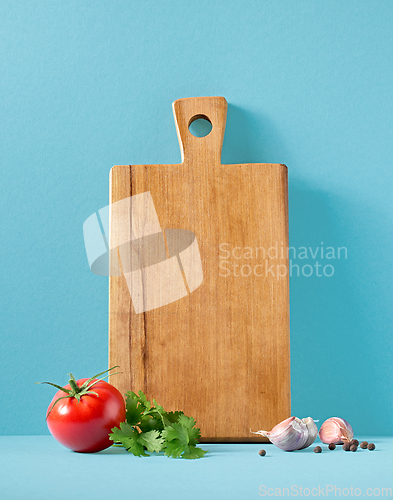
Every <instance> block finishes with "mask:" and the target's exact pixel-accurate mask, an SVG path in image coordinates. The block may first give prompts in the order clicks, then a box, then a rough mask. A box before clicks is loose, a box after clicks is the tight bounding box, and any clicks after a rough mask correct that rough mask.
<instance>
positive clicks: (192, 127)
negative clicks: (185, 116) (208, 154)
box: [188, 115, 213, 137]
mask: <svg viewBox="0 0 393 500" xmlns="http://www.w3.org/2000/svg"><path fill="white" fill-rule="evenodd" d="M212 128H213V125H212V122H211V121H210V120H209V118H208V117H207V116H206V115H195V116H193V117H192V118H191V120H190V121H189V123H188V130H189V131H190V133H191V134H192V135H193V136H195V137H206V136H207V135H209V134H210V132H211V131H212Z"/></svg>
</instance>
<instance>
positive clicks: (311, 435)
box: [301, 417, 318, 449]
mask: <svg viewBox="0 0 393 500" xmlns="http://www.w3.org/2000/svg"><path fill="white" fill-rule="evenodd" d="M302 422H303V423H304V424H305V426H306V427H307V433H308V437H307V441H306V443H305V445H304V446H303V448H308V447H309V446H310V445H312V444H313V442H314V441H315V440H316V438H317V435H318V427H317V424H316V423H315V421H314V419H312V418H311V417H307V418H302ZM303 448H301V449H303Z"/></svg>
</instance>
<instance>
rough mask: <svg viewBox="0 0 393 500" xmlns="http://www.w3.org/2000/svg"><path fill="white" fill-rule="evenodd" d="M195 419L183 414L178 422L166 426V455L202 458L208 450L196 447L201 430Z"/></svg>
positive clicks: (163, 432)
mask: <svg viewBox="0 0 393 500" xmlns="http://www.w3.org/2000/svg"><path fill="white" fill-rule="evenodd" d="M195 423H196V422H195V420H194V419H193V418H192V417H187V416H186V415H184V414H182V415H180V416H179V417H178V419H177V422H175V423H173V424H172V425H169V426H167V427H165V429H164V430H163V431H162V436H163V437H164V439H165V441H166V443H167V444H166V447H165V449H164V451H165V455H167V456H169V457H172V458H179V457H182V458H201V457H203V455H204V454H205V453H206V451H204V450H201V449H200V448H196V446H195V445H196V444H197V443H198V439H199V438H200V430H199V429H198V428H197V427H195Z"/></svg>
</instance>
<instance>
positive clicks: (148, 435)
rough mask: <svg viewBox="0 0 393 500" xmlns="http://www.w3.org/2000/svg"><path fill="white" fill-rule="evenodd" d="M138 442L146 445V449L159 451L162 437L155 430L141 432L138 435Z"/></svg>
mask: <svg viewBox="0 0 393 500" xmlns="http://www.w3.org/2000/svg"><path fill="white" fill-rule="evenodd" d="M138 443H140V444H142V445H143V446H146V448H147V451H161V450H162V445H163V443H164V438H163V437H161V435H160V432H159V431H157V430H153V431H149V432H141V433H140V434H139V436H138Z"/></svg>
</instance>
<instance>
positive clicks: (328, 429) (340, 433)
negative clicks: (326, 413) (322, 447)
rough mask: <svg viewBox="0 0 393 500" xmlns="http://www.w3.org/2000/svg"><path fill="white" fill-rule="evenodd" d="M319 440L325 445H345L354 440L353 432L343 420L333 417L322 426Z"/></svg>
mask: <svg viewBox="0 0 393 500" xmlns="http://www.w3.org/2000/svg"><path fill="white" fill-rule="evenodd" d="M319 439H320V440H321V441H322V443H325V444H330V443H334V444H343V443H344V442H348V441H350V440H351V439H353V430H352V427H351V426H350V425H349V423H348V422H347V421H346V420H344V419H343V418H339V417H331V418H328V419H327V420H325V422H324V423H323V424H322V425H321V428H320V429H319Z"/></svg>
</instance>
